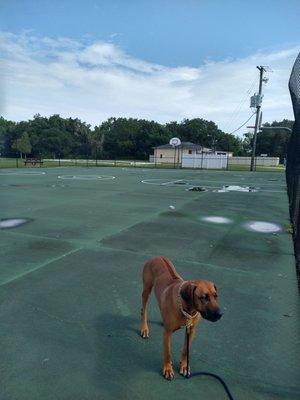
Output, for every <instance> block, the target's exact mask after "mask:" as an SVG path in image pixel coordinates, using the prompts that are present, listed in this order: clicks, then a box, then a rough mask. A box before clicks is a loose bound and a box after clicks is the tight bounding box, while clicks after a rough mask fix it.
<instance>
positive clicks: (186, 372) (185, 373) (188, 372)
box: [179, 361, 191, 377]
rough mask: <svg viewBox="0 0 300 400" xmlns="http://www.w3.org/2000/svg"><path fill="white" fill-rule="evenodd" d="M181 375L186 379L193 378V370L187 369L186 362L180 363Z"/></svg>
mask: <svg viewBox="0 0 300 400" xmlns="http://www.w3.org/2000/svg"><path fill="white" fill-rule="evenodd" d="M179 373H180V374H181V375H182V376H185V377H189V376H191V370H190V368H188V367H187V364H186V362H182V361H180V368H179Z"/></svg>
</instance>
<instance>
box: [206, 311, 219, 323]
mask: <svg viewBox="0 0 300 400" xmlns="http://www.w3.org/2000/svg"><path fill="white" fill-rule="evenodd" d="M201 315H202V317H203V318H204V319H207V320H208V321H211V322H216V321H218V320H219V319H220V318H221V317H222V315H223V313H222V312H221V310H217V311H215V312H207V313H204V312H202V313H201Z"/></svg>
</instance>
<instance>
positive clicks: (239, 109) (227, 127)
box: [224, 76, 258, 132]
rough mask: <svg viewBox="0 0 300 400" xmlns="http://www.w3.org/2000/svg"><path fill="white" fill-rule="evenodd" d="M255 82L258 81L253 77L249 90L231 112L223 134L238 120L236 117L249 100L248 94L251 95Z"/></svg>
mask: <svg viewBox="0 0 300 400" xmlns="http://www.w3.org/2000/svg"><path fill="white" fill-rule="evenodd" d="M257 80H258V77H257V76H255V77H254V79H253V81H252V82H251V84H250V86H249V89H248V90H247V91H246V92H245V94H244V95H243V96H242V98H241V100H240V103H239V104H238V105H237V106H236V108H235V109H234V111H233V112H232V114H231V118H230V120H229V121H228V122H227V124H226V127H225V128H224V132H226V131H227V130H228V129H229V128H230V126H231V125H233V124H234V123H235V121H236V120H237V118H238V116H239V114H240V112H241V110H242V107H243V106H244V104H245V102H246V101H247V100H248V99H249V96H250V93H251V91H252V89H253V87H254V85H255V84H256V82H257Z"/></svg>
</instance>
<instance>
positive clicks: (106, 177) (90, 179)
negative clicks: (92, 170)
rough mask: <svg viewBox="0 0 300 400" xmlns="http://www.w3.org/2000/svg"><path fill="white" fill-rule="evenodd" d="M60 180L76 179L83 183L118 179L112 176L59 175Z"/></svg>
mask: <svg viewBox="0 0 300 400" xmlns="http://www.w3.org/2000/svg"><path fill="white" fill-rule="evenodd" d="M57 178H58V179H75V180H82V181H96V180H103V181H105V180H112V179H116V177H115V176H112V175H100V176H95V175H59V176H58V177H57Z"/></svg>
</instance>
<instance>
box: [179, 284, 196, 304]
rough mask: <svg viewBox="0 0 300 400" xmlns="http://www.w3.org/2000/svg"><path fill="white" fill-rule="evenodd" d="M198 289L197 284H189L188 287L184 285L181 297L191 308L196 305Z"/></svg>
mask: <svg viewBox="0 0 300 400" xmlns="http://www.w3.org/2000/svg"><path fill="white" fill-rule="evenodd" d="M196 287H197V286H196V285H195V284H193V283H191V282H188V283H187V284H186V285H183V287H182V288H181V290H180V296H181V297H182V299H183V300H184V301H185V302H186V303H187V304H188V305H189V306H192V305H193V303H194V292H195V290H196Z"/></svg>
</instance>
